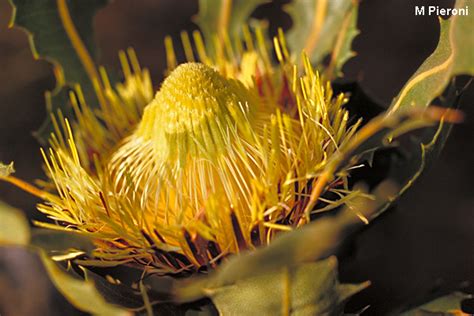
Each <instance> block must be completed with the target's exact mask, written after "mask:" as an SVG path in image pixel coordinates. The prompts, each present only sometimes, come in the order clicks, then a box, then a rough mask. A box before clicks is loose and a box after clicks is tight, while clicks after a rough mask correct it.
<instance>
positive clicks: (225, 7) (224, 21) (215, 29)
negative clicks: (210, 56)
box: [194, 0, 268, 52]
mask: <svg viewBox="0 0 474 316" xmlns="http://www.w3.org/2000/svg"><path fill="white" fill-rule="evenodd" d="M266 2H268V0H233V1H230V0H199V12H198V14H197V16H195V17H194V20H195V22H196V24H197V25H198V26H199V28H200V29H201V32H202V33H203V35H204V38H205V40H206V46H207V47H213V46H214V39H215V38H216V37H217V38H219V37H220V36H221V35H222V34H226V33H227V34H228V36H229V37H230V39H234V38H238V37H239V36H240V33H241V31H242V26H243V25H245V24H246V23H247V21H248V19H249V17H250V15H251V14H252V12H253V11H255V9H256V8H257V7H258V6H259V5H261V4H263V3H266ZM221 40H222V39H221ZM210 51H211V52H212V49H211V50H210Z"/></svg>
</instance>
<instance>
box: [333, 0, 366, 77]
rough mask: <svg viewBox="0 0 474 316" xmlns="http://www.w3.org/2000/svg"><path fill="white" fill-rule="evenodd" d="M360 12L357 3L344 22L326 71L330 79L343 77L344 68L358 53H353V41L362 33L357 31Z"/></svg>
mask: <svg viewBox="0 0 474 316" xmlns="http://www.w3.org/2000/svg"><path fill="white" fill-rule="evenodd" d="M358 10H359V4H358V3H357V2H356V3H354V4H353V5H352V9H351V10H349V12H348V13H347V14H346V16H345V17H344V20H343V21H342V24H341V28H340V31H339V34H338V35H337V38H336V41H335V43H334V46H333V50H332V53H331V60H330V62H329V66H328V68H327V69H326V74H327V76H328V78H330V79H333V78H336V77H342V75H343V74H342V71H341V70H342V67H343V66H344V64H345V63H346V62H347V61H348V60H349V59H350V58H352V57H354V56H355V55H356V53H355V52H354V51H352V41H353V40H354V38H355V37H356V36H357V35H359V33H360V31H359V30H358V29H357V13H358Z"/></svg>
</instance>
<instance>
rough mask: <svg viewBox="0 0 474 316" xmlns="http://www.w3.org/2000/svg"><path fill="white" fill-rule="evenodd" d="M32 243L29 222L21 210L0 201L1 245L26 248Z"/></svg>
mask: <svg viewBox="0 0 474 316" xmlns="http://www.w3.org/2000/svg"><path fill="white" fill-rule="evenodd" d="M29 241H30V227H29V225H28V220H27V219H26V217H25V216H24V215H23V213H22V212H21V211H20V210H17V209H16V208H13V207H11V206H9V205H7V204H5V203H3V202H1V201H0V245H21V246H26V245H28V243H29Z"/></svg>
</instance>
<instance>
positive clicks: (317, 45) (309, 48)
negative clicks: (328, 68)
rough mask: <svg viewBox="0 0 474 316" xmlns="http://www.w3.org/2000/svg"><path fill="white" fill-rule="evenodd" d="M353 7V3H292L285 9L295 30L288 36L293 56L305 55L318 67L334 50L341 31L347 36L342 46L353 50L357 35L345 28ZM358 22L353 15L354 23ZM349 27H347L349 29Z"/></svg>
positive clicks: (326, 0) (317, 0)
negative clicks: (354, 38) (351, 45)
mask: <svg viewBox="0 0 474 316" xmlns="http://www.w3.org/2000/svg"><path fill="white" fill-rule="evenodd" d="M354 6H356V5H355V2H354V1H352V0H331V1H329V0H293V1H292V2H291V3H290V4H288V5H287V6H286V8H285V10H286V11H287V12H288V14H289V15H290V16H291V18H292V20H293V27H292V28H291V30H290V31H289V32H288V36H287V40H288V45H289V47H290V48H291V50H292V52H293V53H295V54H300V52H301V51H305V52H306V54H307V55H308V56H309V58H310V60H311V62H312V63H313V64H318V63H320V62H321V61H322V59H323V58H324V57H325V56H326V55H328V54H329V53H331V51H332V50H333V49H334V46H335V43H336V39H337V38H338V34H340V32H341V30H342V31H343V32H347V35H348V36H347V39H345V40H343V43H344V45H345V46H347V45H349V47H350V41H352V38H353V37H354V36H355V35H356V34H357V33H355V34H354V32H355V31H354V30H351V29H350V28H348V29H344V27H345V26H344V25H343V24H344V21H345V20H346V18H347V17H348V16H350V15H351V14H352V12H353V9H354ZM356 18H357V16H356V15H353V19H356ZM350 25H351V23H348V25H347V27H350ZM354 29H355V28H354ZM345 42H347V43H345ZM349 51H350V50H349ZM341 56H342V55H341ZM342 61H343V59H341V62H342Z"/></svg>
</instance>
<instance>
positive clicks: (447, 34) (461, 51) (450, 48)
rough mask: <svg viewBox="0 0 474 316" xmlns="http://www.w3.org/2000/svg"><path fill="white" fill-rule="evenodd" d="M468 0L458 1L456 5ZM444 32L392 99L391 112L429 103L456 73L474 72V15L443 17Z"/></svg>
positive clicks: (457, 6)
mask: <svg viewBox="0 0 474 316" xmlns="http://www.w3.org/2000/svg"><path fill="white" fill-rule="evenodd" d="M466 4H467V1H466V0H458V1H456V6H455V7H456V8H462V7H465V6H466ZM440 27H441V31H440V32H441V33H440V38H439V42H438V45H437V47H436V49H435V51H434V52H433V53H432V54H431V56H430V57H428V58H427V59H426V60H425V61H424V62H423V64H422V65H421V66H420V68H419V69H418V70H417V71H416V72H415V74H414V75H413V76H412V77H411V78H410V79H409V80H408V82H407V83H406V84H405V86H404V87H403V88H402V90H401V91H400V93H399V94H398V96H397V97H396V98H395V99H394V101H393V102H392V105H391V107H390V112H391V113H393V112H395V111H397V110H398V109H401V108H405V107H410V106H422V107H426V106H428V105H429V104H430V103H431V101H433V99H435V98H436V97H437V96H439V95H440V94H441V93H442V92H443V91H444V90H445V89H446V87H447V86H448V84H449V82H450V80H451V78H452V77H454V76H456V75H462V74H464V75H474V54H473V53H472V52H473V51H474V37H473V36H472V30H474V15H472V14H470V15H467V16H460V15H456V16H452V17H451V18H450V19H448V20H443V19H440Z"/></svg>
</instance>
